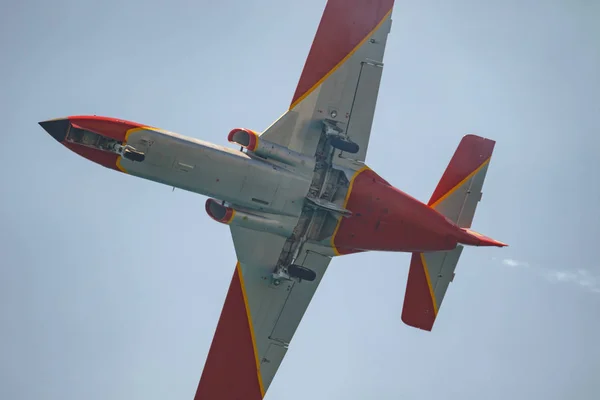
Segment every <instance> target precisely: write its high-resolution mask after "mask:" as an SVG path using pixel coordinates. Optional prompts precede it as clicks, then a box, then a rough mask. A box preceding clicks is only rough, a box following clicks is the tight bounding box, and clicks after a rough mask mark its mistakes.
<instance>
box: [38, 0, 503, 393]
mask: <svg viewBox="0 0 600 400" xmlns="http://www.w3.org/2000/svg"><path fill="white" fill-rule="evenodd" d="M393 6H394V0H328V1H327V3H326V6H325V9H324V11H323V15H322V18H321V21H320V24H319V26H318V29H317V33H316V36H315V38H314V41H313V43H312V47H311V49H310V52H309V54H308V58H307V59H306V62H305V65H304V69H303V71H302V74H301V76H300V80H299V82H298V85H297V88H296V90H295V93H294V95H293V97H292V100H291V104H290V106H289V108H288V110H287V111H286V112H285V113H284V114H283V115H282V116H281V117H280V118H279V119H277V120H276V121H275V122H274V123H273V124H272V125H271V126H269V127H268V128H267V129H265V130H264V131H263V132H260V133H259V132H257V131H254V130H251V129H246V128H236V129H233V130H231V132H229V134H228V136H227V139H228V141H229V142H230V143H233V144H235V145H236V148H235V149H232V148H228V147H224V146H219V145H215V144H211V143H207V142H205V141H202V140H199V139H195V138H191V137H186V136H182V135H179V134H176V133H172V132H169V131H166V130H163V129H159V128H156V127H152V126H148V125H144V124H139V123H135V122H130V121H125V120H121V119H116V118H108V117H100V116H70V117H66V118H58V119H53V120H48V121H43V122H40V123H39V124H40V125H41V126H42V128H43V129H45V130H46V131H47V132H48V133H49V134H50V135H51V136H52V137H53V138H54V139H56V140H57V141H58V142H60V143H61V144H62V145H64V146H65V147H67V148H68V149H70V150H72V151H73V152H75V153H77V154H79V155H80V156H83V157H84V158H87V159H88V160H91V161H93V162H95V163H98V164H100V165H102V166H104V167H107V168H109V169H113V170H115V171H119V172H123V173H125V174H129V175H132V176H136V177H140V178H144V179H148V180H151V181H155V182H158V183H162V184H165V185H168V186H172V187H174V188H180V189H184V190H187V191H190V192H195V193H198V194H201V195H204V196H207V197H208V199H207V201H206V204H205V209H206V213H207V214H208V216H210V218H212V219H213V220H215V221H217V222H219V223H221V224H225V225H228V226H229V228H230V231H231V235H232V238H233V243H234V249H235V252H236V255H237V259H238V262H237V265H236V266H235V268H234V271H233V277H232V279H231V283H230V285H229V289H228V292H227V296H226V299H225V301H224V304H223V309H222V313H221V316H220V318H219V320H218V323H217V326H216V330H215V334H214V338H213V341H212V344H211V346H210V350H209V353H208V356H207V358H206V361H205V365H204V369H203V372H202V375H201V378H200V382H199V384H198V387H197V391H196V394H195V397H194V398H195V400H212V399H219V400H237V399H247V400H254V399H262V398H264V396H265V393H266V392H267V390H268V388H269V386H270V384H271V382H272V381H273V378H274V377H275V374H276V372H277V370H278V369H279V367H280V365H281V363H282V361H283V359H284V357H285V355H286V352H287V350H288V346H289V345H290V342H291V341H292V338H293V336H294V334H295V332H296V330H297V328H298V326H299V324H300V321H301V320H302V318H303V316H304V314H305V311H306V309H307V308H308V306H309V303H310V302H311V299H312V297H313V295H314V293H315V291H316V290H317V287H318V286H319V283H320V282H321V279H322V278H323V275H324V274H325V272H326V270H327V268H328V266H329V264H330V262H331V260H332V259H333V258H334V257H337V256H341V255H349V254H353V253H359V252H368V251H391V252H408V253H412V258H411V262H410V266H409V272H408V279H407V284H406V292H405V295H404V297H405V298H404V304H403V309H402V315H401V319H402V321H403V322H404V323H405V324H407V325H408V326H411V327H415V328H419V329H422V330H425V331H431V330H432V328H433V325H434V322H435V320H436V317H437V315H438V312H439V309H440V306H441V304H442V301H443V299H444V297H445V294H446V290H447V288H448V287H449V285H450V283H451V282H452V280H453V278H454V273H455V268H456V265H457V263H458V260H459V257H460V255H461V252H462V250H463V248H464V246H496V247H504V246H506V244H505V243H502V242H500V241H497V240H495V239H492V238H490V237H488V236H484V235H482V234H480V233H477V232H475V231H473V230H471V229H470V228H471V223H472V221H473V217H474V214H475V210H476V207H477V205H478V203H479V201H480V200H481V196H482V192H481V190H482V187H483V183H484V179H485V176H486V173H487V170H488V167H489V163H490V159H491V156H492V152H493V150H494V146H495V141H493V140H490V139H486V138H483V137H480V136H476V135H472V134H469V135H466V136H464V137H463V138H462V139H461V141H460V143H459V145H458V148H457V149H456V151H455V153H454V155H453V156H452V158H451V160H450V162H449V164H448V166H447V168H446V170H445V171H444V173H443V175H442V177H441V179H440V181H439V183H438V185H437V187H436V188H435V190H434V191H433V194H432V196H431V198H430V199H429V201H428V202H427V203H423V202H421V201H419V200H417V199H415V198H414V197H412V196H410V195H408V194H406V193H404V192H403V191H401V190H399V189H397V188H395V187H394V186H393V185H392V184H391V183H389V182H388V181H387V180H385V179H384V178H383V177H381V176H380V175H378V174H377V173H376V172H375V171H374V170H372V169H371V168H369V167H368V166H367V165H366V164H365V158H366V155H367V148H368V144H369V138H370V135H371V126H372V122H373V116H374V113H375V106H376V101H377V97H378V91H379V86H380V81H381V77H382V72H383V55H384V50H385V46H386V42H387V37H388V33H389V32H390V28H391V24H392V19H391V15H392V9H393ZM237 146H239V149H238V148H237Z"/></svg>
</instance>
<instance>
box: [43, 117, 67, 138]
mask: <svg viewBox="0 0 600 400" xmlns="http://www.w3.org/2000/svg"><path fill="white" fill-rule="evenodd" d="M38 124H40V126H41V127H42V128H44V130H45V131H46V132H48V133H49V134H50V136H52V137H53V138H54V139H56V140H57V141H59V142H61V143H62V142H63V141H64V140H65V137H66V136H67V129H68V128H69V120H68V119H66V118H63V119H53V120H50V121H42V122H38Z"/></svg>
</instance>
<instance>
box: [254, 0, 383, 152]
mask: <svg viewBox="0 0 600 400" xmlns="http://www.w3.org/2000/svg"><path fill="white" fill-rule="evenodd" d="M393 5H394V0H329V1H328V2H327V6H326V7H325V11H324V12H323V17H322V18H321V22H320V24H319V28H318V30H317V34H316V36H315V39H314V41H313V44H312V47H311V49H310V52H309V55H308V58H307V59H306V63H305V65H304V69H303V71H302V75H301V76H300V80H299V82H298V86H297V88H296V91H295V93H294V96H293V98H292V103H291V105H290V108H289V111H288V112H286V113H285V114H284V115H283V116H282V117H281V118H280V119H279V120H277V121H276V122H275V123H274V124H273V125H272V126H271V127H269V128H268V129H267V130H266V131H265V132H264V133H263V134H262V136H261V137H262V138H263V139H265V140H268V141H270V142H273V143H276V144H279V145H282V146H286V147H288V148H289V149H291V150H294V151H297V152H299V153H302V154H305V155H309V156H313V155H314V154H315V152H316V151H317V148H318V145H319V141H320V140H321V136H322V133H323V134H324V133H325V131H324V124H323V121H327V122H328V123H330V124H333V126H334V128H335V129H334V131H335V132H334V131H332V133H335V135H336V136H338V137H337V139H338V140H340V141H345V143H346V145H344V143H342V145H341V146H340V147H338V152H339V153H341V156H342V158H346V159H350V160H357V161H364V160H365V157H366V154H367V147H368V144H369V137H370V132H371V125H372V122H373V116H374V113H375V105H376V102H377V95H378V92H379V85H380V81H381V74H382V71H383V55H384V51H385V46H386V41H387V35H388V32H389V31H390V27H391V13H392V7H393ZM348 143H349V144H348ZM342 162H343V160H342Z"/></svg>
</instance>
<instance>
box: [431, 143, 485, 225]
mask: <svg viewBox="0 0 600 400" xmlns="http://www.w3.org/2000/svg"><path fill="white" fill-rule="evenodd" d="M495 144H496V142H495V141H493V140H490V139H485V138H482V137H480V136H476V135H466V136H465V137H463V138H462V140H461V142H460V144H459V145H458V148H457V149H456V151H455V152H454V156H452V159H451V160H450V163H449V164H448V167H446V171H445V172H444V175H442V178H441V179H440V182H439V183H438V185H437V187H436V188H435V190H434V192H433V195H432V196H431V199H430V200H429V203H428V205H429V206H430V207H431V208H433V209H435V210H436V211H437V212H439V213H440V214H442V215H444V216H446V217H448V218H449V219H450V220H452V222H454V223H456V224H457V225H458V226H460V227H461V228H470V227H471V223H472V222H473V217H474V215H475V209H476V208H477V203H478V202H479V201H480V200H481V195H482V193H481V189H482V188H483V182H484V180H485V175H486V173H487V169H488V165H489V163H490V159H491V157H492V152H493V151H494V146H495Z"/></svg>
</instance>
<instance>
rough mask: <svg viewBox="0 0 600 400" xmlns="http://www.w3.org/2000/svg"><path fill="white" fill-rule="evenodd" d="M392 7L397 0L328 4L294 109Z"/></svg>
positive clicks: (336, 0)
mask: <svg viewBox="0 0 600 400" xmlns="http://www.w3.org/2000/svg"><path fill="white" fill-rule="evenodd" d="M393 6H394V0H329V1H328V2H327V5H326V6H325V11H324V12H323V16H322V17H321V23H320V24H319V28H318V29H317V34H316V36H315V39H314V41H313V44H312V47H311V49H310V52H309V54H308V58H307V59H306V63H305V65H304V69H303V71H302V75H301V76H300V81H299V82H298V86H297V87H296V92H295V93H294V97H293V98H292V103H291V104H292V106H291V108H293V107H294V105H295V103H296V102H297V101H298V100H300V99H301V98H302V97H304V96H305V95H306V94H307V93H308V92H310V91H311V90H312V89H313V88H314V86H315V85H316V84H317V83H319V81H320V80H321V79H323V77H325V76H326V75H327V74H328V73H329V72H330V71H331V70H332V69H334V68H335V67H336V65H338V64H339V63H340V62H341V61H342V60H343V59H344V58H345V57H346V56H347V55H348V54H350V53H351V52H352V51H353V50H354V49H355V48H356V46H358V45H359V44H360V42H361V41H362V40H363V39H365V38H366V36H367V35H368V34H369V33H370V32H371V31H373V30H374V29H375V28H376V27H377V24H379V23H380V22H381V21H382V20H383V18H384V17H385V16H386V14H387V13H388V12H389V11H390V10H391V9H392V7H393Z"/></svg>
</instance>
